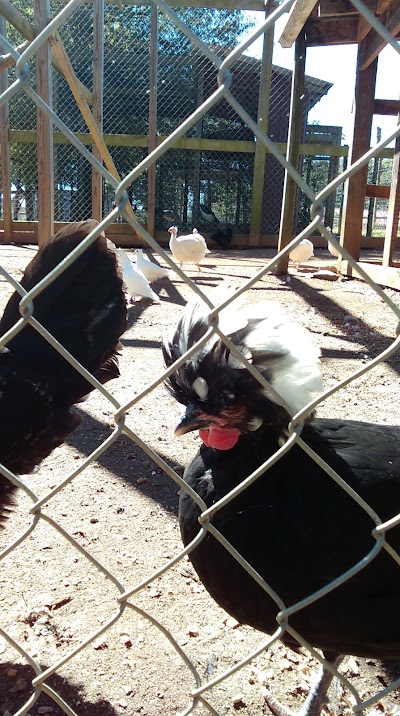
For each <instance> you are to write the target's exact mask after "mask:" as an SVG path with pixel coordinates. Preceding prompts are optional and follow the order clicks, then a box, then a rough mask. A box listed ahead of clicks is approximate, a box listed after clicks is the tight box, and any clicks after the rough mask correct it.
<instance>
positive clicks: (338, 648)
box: [163, 303, 400, 713]
mask: <svg viewBox="0 0 400 716" xmlns="http://www.w3.org/2000/svg"><path fill="white" fill-rule="evenodd" d="M264 308H265V315H266V316H268V313H269V307H268V304H265V305H264ZM207 315H208V308H207V306H205V305H204V304H199V303H197V304H190V305H188V306H187V307H186V310H185V312H184V315H183V317H182V318H181V319H180V321H179V322H178V324H177V327H176V329H175V331H174V333H173V334H172V335H171V337H170V338H168V339H166V340H165V341H164V348H163V351H164V358H165V362H166V365H167V366H170V365H172V363H173V362H174V361H175V360H176V359H178V358H180V357H181V356H182V355H183V353H184V352H185V351H186V350H187V349H188V348H190V347H191V346H193V345H194V343H195V342H196V341H197V340H199V339H200V338H201V337H202V336H204V334H205V332H206V330H207V329H208V327H209V326H208V323H207ZM236 315H237V314H236ZM220 322H221V328H222V329H223V330H224V332H225V334H226V335H228V336H229V338H230V339H231V341H232V342H233V344H234V345H235V346H236V347H237V348H238V349H239V350H240V352H241V353H242V354H243V355H244V356H245V357H246V358H247V360H248V361H249V362H250V363H252V365H253V366H254V367H255V368H257V369H258V371H259V372H260V373H261V374H262V375H263V376H264V378H266V379H267V380H268V381H269V383H270V385H272V387H273V388H275V389H276V391H277V392H278V393H279V394H280V395H281V396H282V397H283V398H284V401H286V403H287V405H288V406H290V408H291V409H292V410H293V412H295V411H298V410H299V409H300V408H301V407H304V406H305V405H306V404H307V403H308V402H309V401H310V400H311V399H312V392H313V391H315V390H317V391H318V390H319V389H320V384H319V369H318V357H317V355H316V352H315V350H314V349H313V348H312V347H311V345H310V338H309V337H308V333H307V332H306V331H305V330H304V329H299V328H297V329H296V328H293V326H292V325H291V324H288V323H285V321H282V320H281V319H280V318H278V319H277V320H273V319H272V318H268V317H267V318H265V319H262V318H253V319H249V320H247V321H245V322H243V321H242V324H241V326H239V327H238V328H235V327H234V326H233V325H231V326H229V324H228V325H227V326H226V327H224V318H223V314H222V315H221V317H220ZM168 385H169V389H170V390H171V392H172V394H173V395H174V396H175V397H176V399H177V400H178V401H179V402H180V403H183V404H184V405H186V406H187V408H186V414H185V416H184V417H183V419H182V421H181V423H180V424H179V425H178V427H177V428H176V431H175V434H176V435H182V434H183V433H186V432H188V431H192V430H199V431H200V437H201V438H202V440H203V442H204V443H205V444H203V445H202V447H201V448H200V451H199V453H198V454H197V456H196V457H195V458H194V460H193V462H192V463H191V464H190V465H189V466H188V467H187V469H186V471H185V475H184V479H185V481H186V482H187V483H188V485H190V486H191V487H192V488H193V489H194V490H195V492H196V493H198V495H199V496H200V497H201V498H202V500H203V501H204V503H205V504H206V505H207V507H210V506H212V505H213V504H215V503H216V502H217V501H218V500H220V499H221V498H222V497H224V496H225V495H226V494H227V493H228V492H230V491H231V490H232V489H233V488H235V487H236V486H237V485H238V484H239V483H240V482H242V481H243V480H244V479H245V478H246V477H247V476H248V475H250V474H251V473H252V472H253V471H254V470H256V469H257V468H259V467H260V466H261V465H262V464H263V463H264V462H265V461H266V460H267V459H268V458H269V457H270V456H271V455H273V454H274V453H275V452H276V451H277V450H278V449H279V447H280V446H281V445H282V444H283V442H285V440H286V436H287V426H288V423H289V415H288V412H287V411H286V409H285V407H283V405H282V404H283V403H284V401H280V402H281V403H282V404H281V405H280V404H279V402H278V399H277V398H276V396H275V397H273V396H272V395H271V393H270V394H269V393H268V391H267V390H265V389H264V388H263V387H262V386H261V384H260V383H259V382H258V381H257V379H256V378H254V377H253V376H252V375H251V374H250V372H249V371H248V370H247V369H246V368H245V367H244V365H243V364H242V363H241V362H240V361H239V360H237V359H236V358H235V357H234V356H233V355H232V353H231V352H230V351H229V350H228V348H227V347H226V346H225V345H224V343H223V342H222V341H221V340H219V338H218V336H216V335H215V336H214V337H213V338H212V339H211V340H209V341H208V342H207V343H206V344H205V346H203V347H202V348H201V349H200V350H199V351H198V352H197V353H196V354H195V355H194V357H192V358H190V359H189V360H188V361H187V362H186V363H185V364H184V365H183V366H182V367H180V368H179V369H177V370H176V371H175V372H174V373H172V375H171V376H170V377H169V381H168ZM301 438H302V439H303V440H304V441H305V443H307V445H309V446H310V447H311V448H312V449H313V450H314V451H315V452H316V453H317V454H318V455H320V456H321V458H323V460H325V461H326V462H327V463H328V465H330V466H331V467H332V468H333V469H334V470H336V471H337V473H338V474H339V475H340V476H341V477H342V478H343V479H344V480H345V481H346V483H348V485H350V486H351V487H352V488H353V489H354V490H356V491H357V492H358V493H359V495H361V496H362V497H363V498H364V500H366V501H367V502H368V503H369V505H371V506H372V507H373V509H374V510H375V511H376V512H377V513H378V515H379V516H380V518H381V519H382V520H387V519H389V518H391V517H393V516H394V515H396V514H397V513H398V512H399V511H400V428H399V427H390V426H386V425H369V424H365V423H361V422H355V421H341V420H334V419H313V418H312V419H311V420H310V422H309V423H308V424H307V425H305V427H304V429H303V432H302V434H301ZM200 513H201V510H200V508H199V507H198V505H197V504H196V503H195V502H194V500H193V499H192V498H191V497H190V496H189V495H188V494H187V493H186V492H184V491H182V492H181V497H180V505H179V519H180V528H181V534H182V539H183V542H184V544H185V545H187V544H188V543H189V542H190V541H191V540H193V538H194V537H195V536H196V535H197V534H198V533H199V522H198V518H199V515H200ZM211 523H212V525H213V526H214V527H215V528H217V529H218V530H219V531H220V532H221V534H222V535H223V536H224V537H226V538H227V539H228V540H229V541H230V542H231V544H232V545H233V546H234V547H235V548H236V550H237V551H238V552H239V553H240V554H241V555H242V556H243V557H244V558H245V559H246V560H247V561H248V562H249V563H250V564H251V565H252V567H253V568H254V569H255V570H256V571H257V572H258V573H259V574H260V575H261V576H262V577H263V579H265V581H266V582H267V583H268V584H269V585H270V586H271V587H272V588H273V589H274V590H275V592H276V593H277V594H278V595H279V596H280V598H281V599H282V600H283V601H284V603H285V605H286V606H287V607H288V606H291V605H293V604H295V603H297V602H298V601H299V600H301V599H303V598H304V597H307V596H308V595H310V594H312V593H313V592H315V591H316V590H319V589H321V588H322V587H324V586H325V585H327V584H329V583H330V582H331V581H332V580H334V579H335V578H336V577H338V576H340V575H341V574H342V573H343V572H345V570H347V569H349V568H350V567H352V566H353V565H355V564H356V563H357V562H358V560H361V559H362V558H363V557H365V555H367V554H368V553H369V551H370V550H371V549H372V547H373V546H374V545H375V544H376V541H375V539H374V537H373V536H372V534H371V532H372V529H373V528H374V526H375V524H374V522H373V521H372V519H371V518H370V517H369V516H368V515H367V514H366V512H365V511H364V510H363V509H362V508H361V507H359V506H358V505H357V503H356V502H355V501H354V500H353V499H352V497H350V496H349V495H348V494H346V492H345V491H343V489H341V488H340V487H339V486H338V485H337V484H336V482H334V481H333V480H332V479H331V478H330V477H329V476H328V475H327V474H326V473H325V471H324V470H322V468H320V467H319V466H318V465H317V464H316V463H315V462H314V461H313V460H312V458H310V457H309V456H308V455H307V453H306V452H305V451H304V450H303V449H302V448H301V447H300V446H298V445H295V446H294V447H293V448H292V449H291V450H290V451H289V452H288V453H286V455H285V456H284V457H282V458H281V459H280V460H279V461H278V462H277V463H275V464H274V465H273V467H271V468H270V469H269V470H268V471H267V472H264V473H263V474H262V475H261V477H259V478H258V479H257V480H256V481H255V482H253V484H251V485H250V486H249V487H247V489H245V490H244V491H243V492H242V493H241V494H240V495H238V496H237V497H236V498H235V499H233V500H231V501H230V502H229V503H228V504H227V505H226V506H225V507H223V508H222V509H219V510H218V511H217V512H216V513H215V514H214V515H213V517H212V520H211ZM386 537H387V541H388V542H389V543H390V545H392V547H393V548H394V549H395V550H397V551H398V552H399V553H400V528H399V527H396V528H394V529H391V530H390V531H388V532H387V533H386ZM189 557H190V559H191V561H192V563H193V565H194V567H195V569H196V571H197V573H198V575H199V577H200V579H201V581H202V582H203V584H204V585H205V587H206V588H207V590H208V591H209V593H210V594H211V596H212V597H213V598H214V599H215V600H216V601H217V602H218V604H220V605H221V606H222V607H223V608H224V609H225V610H226V611H227V612H229V614H231V615H232V616H234V617H235V618H236V619H237V620H239V621H240V622H241V623H244V624H250V625H251V626H253V627H254V628H256V629H259V630H261V631H263V632H266V633H269V634H272V633H273V632H274V631H275V630H276V628H277V622H276V616H277V614H278V612H279V607H278V606H277V604H276V603H275V601H274V600H273V599H272V598H271V597H270V596H268V594H267V593H266V592H265V590H264V589H262V588H261V587H260V586H259V585H258V584H257V582H256V581H255V580H254V579H253V578H252V577H251V576H250V575H249V574H248V573H247V572H246V571H245V570H244V568H243V567H241V566H240V565H239V563H238V562H237V561H236V560H235V558H234V557H232V556H231V555H230V554H229V553H228V552H227V550H226V549H225V548H224V547H223V546H222V545H221V544H220V542H219V541H218V540H217V539H216V538H214V537H213V536H212V535H211V534H209V533H207V535H206V537H205V538H204V539H203V540H202V541H201V542H200V544H199V545H198V546H197V547H196V548H195V549H194V550H193V551H192V552H191V553H190V555H189ZM399 604H400V567H399V566H398V565H397V564H396V563H395V561H394V560H393V559H392V558H391V557H390V556H389V555H388V554H387V552H386V551H385V550H381V551H380V552H379V554H378V556H377V557H376V558H375V559H374V560H373V561H372V562H371V563H370V564H368V565H367V566H366V567H365V568H364V569H363V570H362V571H360V572H358V574H357V575H355V576H353V578H352V579H350V580H349V581H347V582H346V583H345V584H343V585H342V586H340V587H338V588H336V589H335V590H334V591H332V592H330V593H329V594H328V595H326V596H324V597H323V598H321V599H318V600H317V601H316V602H314V603H313V604H311V605H310V606H308V607H306V608H304V609H302V610H301V611H299V612H297V613H295V614H293V615H292V616H291V617H290V618H289V625H290V626H291V627H292V628H294V629H295V630H297V631H298V632H299V633H300V634H301V636H302V637H303V638H305V639H306V640H307V641H308V642H310V643H311V644H312V645H313V646H315V647H319V648H320V649H322V650H323V652H324V655H325V657H326V658H327V659H328V660H330V661H335V659H337V662H339V655H344V654H353V655H358V656H361V657H372V658H379V659H398V658H400V611H399ZM282 639H283V641H284V642H285V643H286V644H288V645H289V646H292V647H296V645H297V646H298V644H297V642H296V640H295V639H294V638H293V637H292V636H291V635H290V634H289V633H287V632H285V633H284V635H283V637H282ZM330 680H331V676H330V674H329V673H328V672H325V674H324V676H323V679H322V680H321V685H322V688H323V691H321V690H320V691H315V692H312V694H310V696H309V698H308V700H307V709H306V710H303V713H318V712H319V709H320V706H321V703H322V701H323V699H324V698H325V695H326V691H327V689H328V686H329V683H330Z"/></svg>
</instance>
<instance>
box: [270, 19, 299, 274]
mask: <svg viewBox="0 0 400 716" xmlns="http://www.w3.org/2000/svg"><path fill="white" fill-rule="evenodd" d="M305 67H306V48H305V44H304V33H303V32H301V34H300V35H299V37H298V38H297V40H296V46H295V64H294V71H293V77H292V93H291V98H290V116H289V135H288V146H287V153H286V158H287V160H288V162H290V163H291V164H292V166H293V167H295V168H296V169H297V167H298V165H299V149H300V139H301V134H302V123H303V104H304V80H305ZM296 188H297V184H296V182H295V181H294V179H292V177H291V176H290V175H289V174H288V172H287V171H285V181H284V187H283V202H282V213H281V222H280V227H279V240H278V252H279V251H282V249H284V248H285V247H286V246H287V245H288V244H289V243H290V242H291V240H292V239H293V221H294V210H295V205H296ZM288 263H289V257H288V256H285V258H283V259H281V261H280V262H279V263H278V265H277V267H276V269H275V271H276V273H277V274H282V273H287V268H288Z"/></svg>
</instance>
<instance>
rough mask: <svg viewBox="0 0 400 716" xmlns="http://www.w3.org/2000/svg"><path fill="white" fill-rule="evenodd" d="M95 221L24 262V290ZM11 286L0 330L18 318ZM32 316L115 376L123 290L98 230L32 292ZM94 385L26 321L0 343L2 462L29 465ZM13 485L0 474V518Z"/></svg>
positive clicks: (65, 232)
mask: <svg viewBox="0 0 400 716" xmlns="http://www.w3.org/2000/svg"><path fill="white" fill-rule="evenodd" d="M97 225H98V222H97V221H95V220H94V219H90V220H87V221H82V222H78V223H73V224H70V225H68V226H66V227H65V228H63V229H61V230H60V231H59V232H58V233H57V234H56V235H55V236H53V237H52V238H51V239H50V240H49V241H48V242H47V243H46V244H45V245H44V246H42V247H41V248H40V249H39V251H38V252H37V254H36V255H35V257H34V258H33V260H32V261H31V262H30V263H29V265H28V266H27V268H26V270H25V273H24V276H23V278H22V280H21V285H22V286H23V287H24V289H25V290H26V291H29V290H30V289H31V288H33V287H34V286H35V285H36V284H37V283H39V281H41V280H42V279H43V278H45V277H46V276H47V275H48V273H49V272H50V271H51V270H52V269H53V268H55V267H56V266H57V265H58V264H59V263H60V262H61V261H62V260H63V259H65V258H66V257H67V256H68V255H69V254H70V253H71V251H72V250H73V249H74V248H76V247H77V246H78V245H79V244H80V243H81V242H82V241H83V240H84V239H85V238H86V236H87V235H88V234H89V233H90V232H91V231H92V230H93V229H94V228H95V227H96V226H97ZM20 300H21V296H20V294H19V293H18V292H15V293H14V294H13V295H12V296H11V298H10V300H9V301H8V303H7V306H6V308H5V311H4V314H3V316H2V319H1V321H0V336H3V335H4V333H6V332H7V331H8V330H9V329H10V328H12V327H13V326H14V324H15V323H17V321H18V320H19V319H20V318H21V314H20V312H19V302H20ZM33 303H34V311H33V316H34V318H36V319H37V320H38V321H39V322H40V323H41V324H42V325H43V326H44V327H45V328H46V329H47V330H48V331H49V332H50V333H51V334H52V335H53V337H54V338H56V339H57V340H58V341H59V342H60V343H61V344H62V346H63V347H64V348H66V349H67V350H68V351H69V352H70V353H71V354H72V355H73V356H74V358H76V359H77V360H78V361H79V362H80V363H81V364H82V365H83V366H84V367H85V368H86V369H87V370H88V371H90V373H92V375H93V376H94V377H95V378H97V380H98V381H99V382H100V383H106V382H107V381H108V380H111V379H112V378H116V377H118V376H119V370H118V359H117V353H118V349H119V347H120V343H119V339H120V336H121V335H122V333H123V332H124V331H125V329H126V326H127V310H126V298H125V294H124V289H123V282H122V277H121V275H120V270H119V268H118V263H117V259H116V256H115V253H114V250H113V244H111V242H108V240H107V239H106V238H105V236H104V235H101V236H100V237H99V238H97V239H96V240H95V241H94V242H93V243H92V244H91V245H90V246H89V247H88V248H87V250H85V252H84V253H83V254H82V255H81V256H79V258H78V259H76V260H75V261H74V263H73V264H72V265H71V266H69V267H68V268H67V269H66V270H65V271H64V272H63V273H62V274H61V275H59V276H58V277H57V278H56V279H55V280H54V281H53V283H51V284H50V285H49V286H48V287H47V288H45V289H44V290H43V292H42V293H40V294H39V295H38V296H37V297H36V298H34V300H33ZM91 390H93V386H92V384H91V383H89V382H88V381H87V380H86V379H85V378H83V376H81V375H80V373H78V372H77V371H76V370H75V368H73V367H72V366H71V365H70V364H69V363H68V362H67V361H66V360H65V359H64V358H63V357H62V356H61V355H60V354H59V353H58V352H57V351H56V350H55V348H53V347H52V346H51V345H50V344H49V343H48V341H46V339H45V338H43V337H42V336H41V335H40V334H39V333H38V332H37V331H36V330H35V329H34V328H33V327H32V326H30V325H26V326H24V327H23V329H22V330H21V331H20V333H18V335H16V336H15V337H14V338H12V339H11V340H10V341H9V342H8V343H7V345H6V347H5V348H3V349H2V350H0V416H1V430H0V463H2V465H3V466H5V467H6V468H8V469H9V470H11V471H12V472H14V473H15V474H17V475H18V474H25V473H29V472H32V470H33V469H34V467H35V466H36V465H37V464H39V463H40V462H41V461H42V460H43V459H44V458H45V457H47V456H48V455H49V454H50V453H51V452H52V450H53V449H54V448H55V447H57V446H58V445H60V444H61V443H62V442H63V441H64V440H65V439H66V438H67V436H68V435H69V434H70V433H71V432H72V431H73V430H74V429H75V428H76V427H77V425H79V423H80V422H81V418H80V416H79V415H78V413H77V412H76V411H75V410H74V409H73V406H74V404H75V403H77V402H79V401H81V400H82V399H83V398H84V396H85V395H87V394H88V393H89V392H90V391H91ZM14 490H15V487H14V486H13V485H12V484H11V483H10V482H9V480H7V479H6V478H5V477H4V476H3V475H1V474H0V521H1V519H4V518H5V516H6V514H7V512H8V510H7V506H9V505H11V504H12V495H13V493H14Z"/></svg>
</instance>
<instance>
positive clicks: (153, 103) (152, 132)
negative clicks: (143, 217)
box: [147, 3, 158, 236]
mask: <svg viewBox="0 0 400 716" xmlns="http://www.w3.org/2000/svg"><path fill="white" fill-rule="evenodd" d="M157 66H158V7H157V6H156V5H155V4H154V3H151V10H150V71H149V82H150V96H149V154H150V152H152V151H153V150H154V149H155V148H156V141H157ZM155 215H156V165H155V163H154V162H153V164H152V165H151V166H150V167H149V168H148V171H147V232H148V233H149V234H150V236H154V230H155Z"/></svg>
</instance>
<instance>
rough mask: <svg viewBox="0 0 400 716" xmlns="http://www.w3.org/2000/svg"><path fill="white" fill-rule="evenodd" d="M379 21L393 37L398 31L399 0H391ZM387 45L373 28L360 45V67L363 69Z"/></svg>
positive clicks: (399, 29) (399, 30) (399, 26)
mask: <svg viewBox="0 0 400 716" xmlns="http://www.w3.org/2000/svg"><path fill="white" fill-rule="evenodd" d="M379 19H380V21H381V23H382V25H383V26H384V27H386V29H387V30H388V31H389V32H390V34H391V35H393V37H396V36H397V34H398V33H399V32H400V0H393V3H392V4H391V5H390V6H388V7H387V9H386V11H385V12H384V13H383V14H382V15H381V16H380V18H379ZM386 45H387V42H386V40H384V38H383V37H382V36H381V35H380V34H379V33H378V32H376V30H375V29H373V28H372V29H371V32H369V33H368V35H367V36H366V38H365V43H363V46H362V53H361V58H360V68H361V69H362V70H365V69H366V68H367V67H368V66H369V65H370V64H371V62H373V60H374V59H375V58H376V57H378V55H379V53H380V52H381V50H383V48H384V47H385V46H386Z"/></svg>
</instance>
